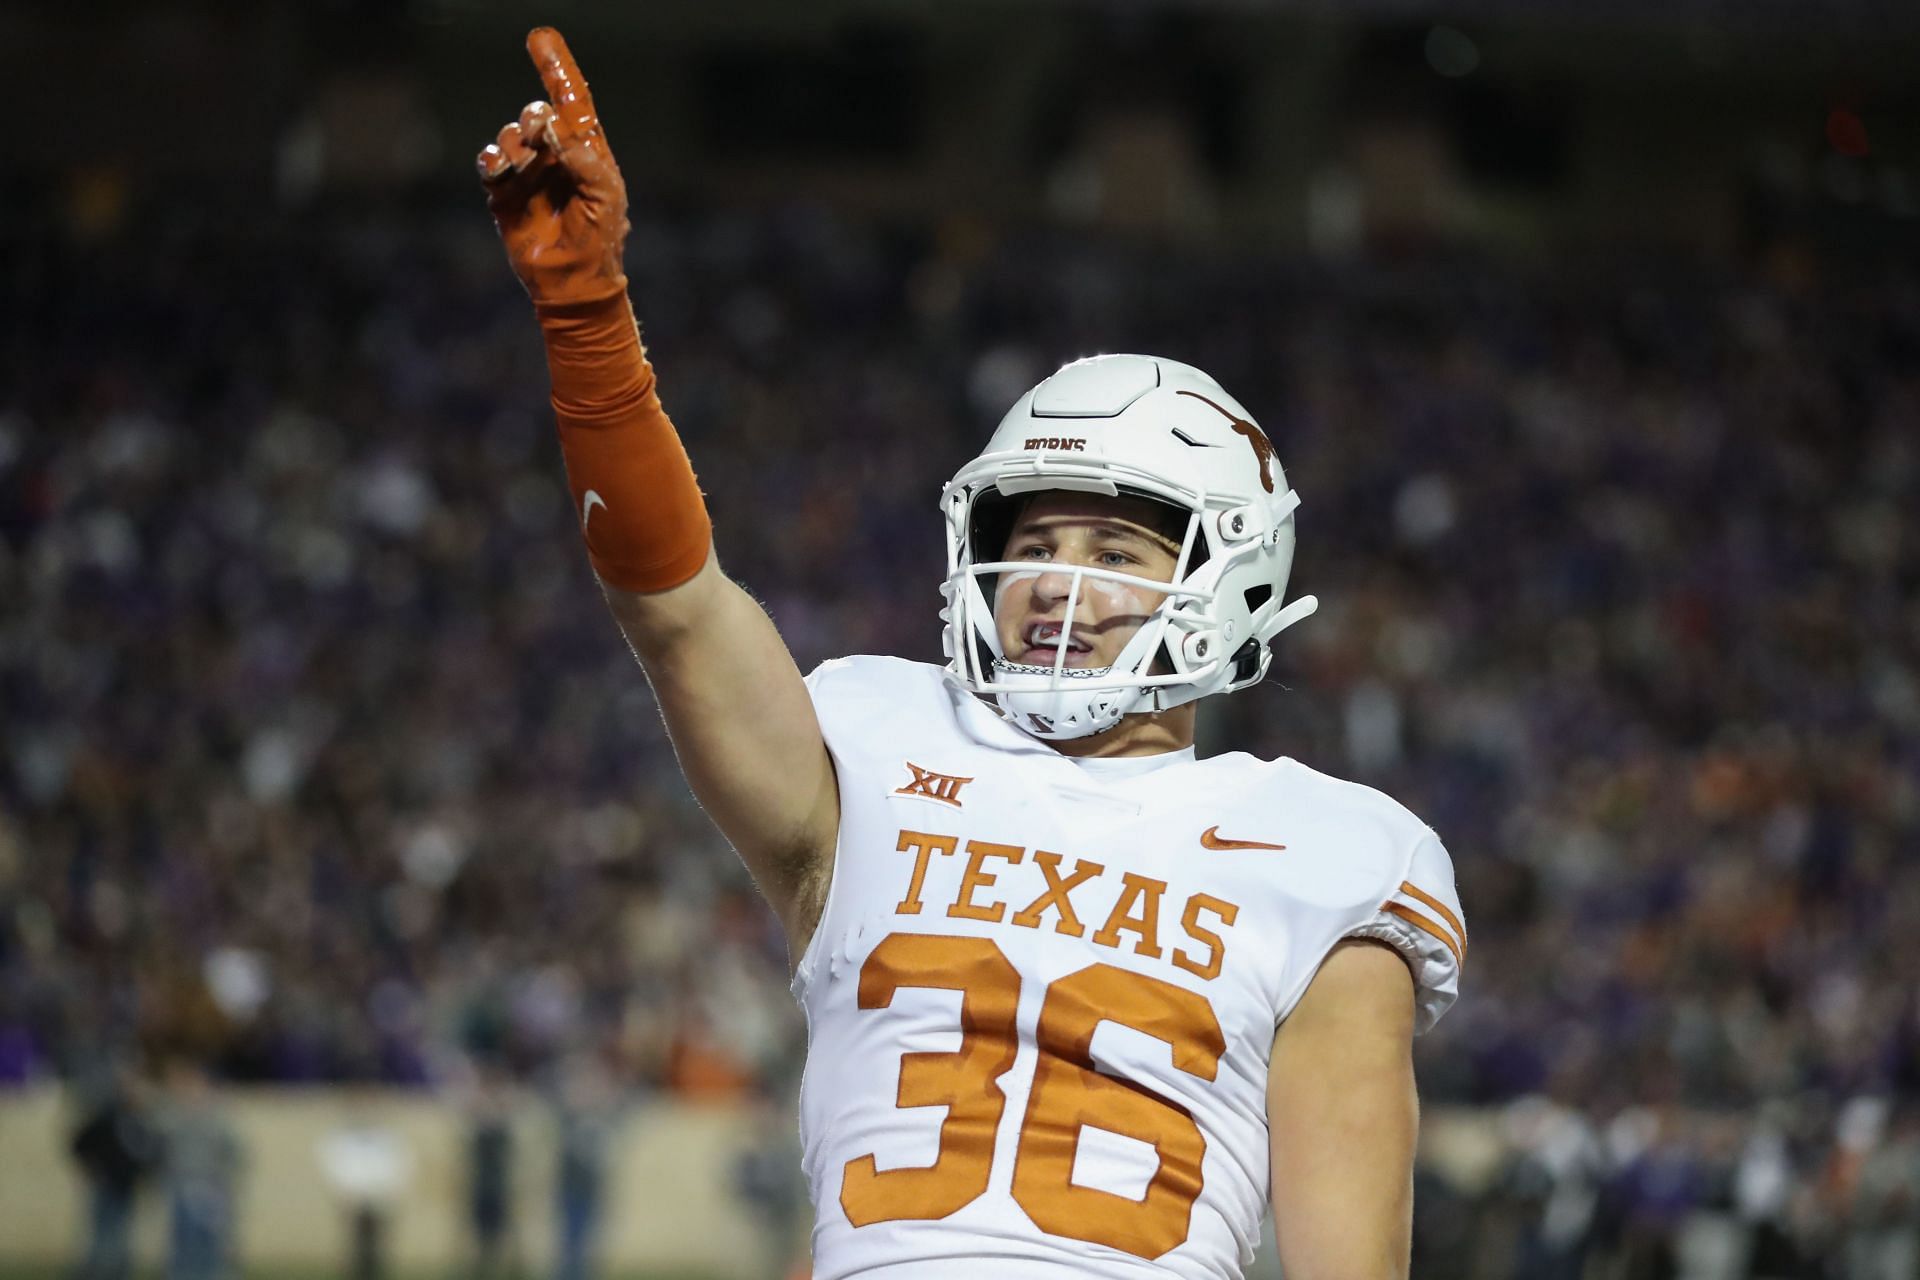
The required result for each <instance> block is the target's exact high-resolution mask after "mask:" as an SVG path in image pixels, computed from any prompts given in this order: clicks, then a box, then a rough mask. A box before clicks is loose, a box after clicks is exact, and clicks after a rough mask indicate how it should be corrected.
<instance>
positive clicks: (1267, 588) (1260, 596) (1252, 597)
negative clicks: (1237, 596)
mask: <svg viewBox="0 0 1920 1280" xmlns="http://www.w3.org/2000/svg"><path fill="white" fill-rule="evenodd" d="M1271 599H1273V587H1272V586H1271V585H1270V584H1268V583H1265V582H1263V583H1261V584H1260V585H1259V586H1257V587H1248V588H1247V612H1248V613H1258V612H1259V611H1260V606H1261V605H1263V604H1265V603H1266V602H1267V601H1269V600H1271Z"/></svg>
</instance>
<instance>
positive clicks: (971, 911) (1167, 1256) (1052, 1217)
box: [794, 657, 1467, 1280]
mask: <svg viewBox="0 0 1920 1280" xmlns="http://www.w3.org/2000/svg"><path fill="white" fill-rule="evenodd" d="M807 686H808V688H809V689H810V690H811V692H812V695H813V701H814V706H815V708H816V710H817V712H818V715H819V718H820V726H821V730H822V732H823V733H824V735H825V737H826V742H827V746H828V748H829V749H830V751H831V752H832V755H833V763H834V767H835V769H836V770H837V771H838V774H839V787H840V802H841V815H840V842H839V847H838V850H837V852H836V854H835V860H834V869H833V882H832V888H831V890H830V892H829V894H828V898H827V904H826V909H825V912H824V914H823V915H822V917H821V920H820V923H819V926H818V928H817V929H816V930H815V932H814V935H813V938H812V939H811V941H810V942H809V944H808V946H807V949H806V952H805V954H804V955H803V956H802V958H801V961H800V965H799V969H798V971H797V972H796V974H795V976H794V993H795V995H796V996H797V997H798V999H799V1001H800V1003H801V1006H802V1007H803V1008H804V1009H805V1010H806V1015H807V1028H808V1048H807V1064H806V1076H805V1080H804V1083H803V1084H802V1086H801V1096H800V1124H801V1140H802V1147H803V1157H802V1158H803V1163H804V1165H805V1168H806V1173H807V1178H808V1181H809V1182H810V1184H811V1186H812V1191H813V1199H814V1204H815V1206H816V1210H817V1216H816V1221H815V1226H814V1233H813V1251H814V1273H813V1274H814V1276H815V1277H816V1280H837V1278H838V1277H842V1276H856V1275H857V1276H860V1277H862V1278H863V1280H879V1278H881V1277H909V1276H910V1277H913V1278H914V1280H948V1278H952V1280H962V1278H963V1277H964V1280H979V1278H980V1277H982V1276H986V1277H990V1278H991V1280H1024V1278H1026V1277H1035V1278H1038V1277H1055V1278H1057V1277H1066V1276H1090V1275H1091V1276H1100V1277H1129V1276H1159V1275H1176V1276H1192V1277H1203V1276H1204V1277H1223V1276H1225V1277H1231V1276H1239V1275H1240V1274H1241V1269H1242V1268H1243V1267H1244V1266H1245V1265H1246V1263H1247V1262H1248V1261H1250V1260H1251V1259H1252V1257H1253V1251H1254V1246H1255V1244H1256V1242H1257V1241H1258V1239H1259V1235H1260V1223H1261V1218H1262V1215H1263V1213H1264V1211H1265V1206H1266V1204H1267V1182H1268V1170H1269V1165H1268V1150H1267V1119H1266V1083H1267V1062H1268V1057H1269V1055H1270V1053H1271V1050H1272V1047H1273V1037H1274V1032H1275V1029H1276V1028H1277V1026H1278V1024H1279V1023H1280V1022H1281V1020H1282V1019H1284V1018H1285V1017H1286V1016H1287V1014H1288V1012H1289V1011H1291V1010H1292V1008H1293V1006H1294V1003H1295V1002H1296V1001H1297V1000H1299V998H1300V996H1301V994H1302V992H1304V991H1305V989H1306V987H1307V984H1308V982H1309V981H1310V980H1311V979H1312V978H1313V975H1314V973H1315V972H1316V971H1317V970H1318V968H1319V966H1320V963H1321V961H1322V960H1323V959H1324V958H1325V957H1326V955H1327V953H1328V951H1330V950H1331V949H1332V948H1333V946H1334V944H1336V943H1337V942H1339V941H1340V940H1341V939H1342V938H1347V937H1356V936H1357V937H1370V938H1378V939H1381V940H1382V941H1385V942H1387V943H1389V944H1391V945H1392V946H1394V947H1396V948H1397V949H1398V950H1399V951H1400V952H1401V953H1402V954H1403V955H1404V956H1405V957H1406V959H1407V961H1408V963H1409V965H1410V967H1411V968H1412V970H1413V972H1414V974H1415V978H1416V985H1417V987H1418V996H1417V1000H1418V1012H1417V1019H1416V1026H1417V1030H1420V1031H1424V1030H1426V1029H1427V1028H1428V1027H1430V1026H1432V1025H1433V1023H1434V1022H1435V1021H1436V1020H1437V1019H1438V1018H1439V1017H1440V1015H1441V1014H1442V1013H1443V1012H1444V1011H1445V1010H1446V1008H1447V1006H1448V1005H1450V1004H1452V1003H1453V999H1454V996H1455V994H1456V992H1457V989H1458V979H1459V972H1460V962H1461V960H1462V958H1463V956H1464V955H1465V952H1466V944H1467V938H1466V930H1465V928H1464V927H1463V926H1462V924H1461V913H1460V904H1459V901H1458V899H1457V897H1456V896H1455V892H1454V885H1453V867H1452V863H1451V862H1450V861H1449V860H1448V857H1447V853H1446V850H1445V849H1443V848H1442V847H1441V845H1440V841H1439V840H1438V839H1437V838H1436V837H1435V836H1434V834H1433V832H1432V831H1430V830H1429V829H1428V828H1427V827H1426V826H1425V825H1424V824H1423V823H1421V822H1420V820H1419V819H1417V818H1415V817H1414V816H1413V815H1412V814H1410V813H1409V812H1407V810H1405V809H1404V808H1402V807H1401V806H1400V805H1398V804H1396V803H1395V802H1394V801H1392V800H1390V799H1388V798H1387V797H1386V796H1384V795H1382V794H1381V793H1379V792H1378V791H1374V790H1372V789H1370V788H1367V787H1363V786H1359V785H1356V784H1354V783H1349V782H1341V781H1339V780H1337V779H1333V778H1329V777H1326V776H1325V775H1323V774H1319V773H1316V772H1314V771H1313V770H1311V769H1308V768H1306V767H1305V766H1303V765H1300V764H1298V763H1296V762H1294V761H1292V760H1288V759H1284V758H1283V759H1280V760H1271V761H1269V760H1260V759H1257V758H1255V757H1253V756H1250V755H1246V754H1244V753H1236V754H1230V755H1223V756H1217V757H1214V758H1212V759H1208V760H1196V759H1195V758H1194V754H1193V751H1192V750H1191V749H1188V750H1186V751H1180V752H1173V753H1170V754H1167V755H1162V756H1155V757H1148V758H1141V759H1125V760H1075V759H1073V758H1071V757H1069V756H1064V755H1061V754H1060V753H1059V752H1058V751H1056V750H1054V749H1053V748H1052V747H1051V746H1049V745H1047V744H1046V743H1044V742H1040V741H1037V740H1035V739H1033V738H1031V737H1028V736H1027V735H1025V734H1023V733H1021V732H1020V731H1019V730H1018V729H1016V728H1014V727H1013V726H1011V725H1009V724H1007V723H1006V722H1005V721H1003V720H1001V719H1000V718H999V717H998V716H997V715H995V714H994V713H993V712H992V711H991V710H989V709H988V708H986V707H985V706H983V705H981V704H980V703H979V702H977V701H976V700H975V699H973V698H972V697H971V696H970V695H968V694H965V693H963V692H960V691H959V690H957V689H955V688H954V687H953V686H951V685H950V684H949V683H948V682H947V680H946V678H945V675H944V673H943V672H942V670H941V669H940V668H938V667H933V666H928V665H924V664H921V663H915V662H906V661H902V660H899V659H894V658H872V657H859V658H845V659H841V660H838V661H834V662H828V663H825V664H823V665H821V666H820V667H819V668H818V669H816V670H815V671H814V672H813V674H812V675H810V676H808V677H807Z"/></svg>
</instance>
